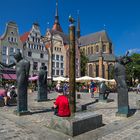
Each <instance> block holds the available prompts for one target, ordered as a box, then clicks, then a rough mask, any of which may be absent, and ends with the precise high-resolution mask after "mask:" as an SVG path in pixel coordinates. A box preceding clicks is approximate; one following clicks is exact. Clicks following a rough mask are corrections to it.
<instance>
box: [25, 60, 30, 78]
mask: <svg viewBox="0 0 140 140" xmlns="http://www.w3.org/2000/svg"><path fill="white" fill-rule="evenodd" d="M25 71H26V76H29V71H30V62H27V63H26V66H25Z"/></svg>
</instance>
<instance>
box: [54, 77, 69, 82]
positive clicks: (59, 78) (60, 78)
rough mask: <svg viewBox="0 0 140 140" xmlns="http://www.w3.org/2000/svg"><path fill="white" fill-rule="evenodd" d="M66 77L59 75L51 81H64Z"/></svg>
mask: <svg viewBox="0 0 140 140" xmlns="http://www.w3.org/2000/svg"><path fill="white" fill-rule="evenodd" d="M66 79H67V78H65V77H62V76H59V77H54V78H53V81H66Z"/></svg>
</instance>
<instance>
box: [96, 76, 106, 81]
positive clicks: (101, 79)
mask: <svg viewBox="0 0 140 140" xmlns="http://www.w3.org/2000/svg"><path fill="white" fill-rule="evenodd" d="M93 80H94V81H108V80H107V79H104V78H101V77H94V78H93Z"/></svg>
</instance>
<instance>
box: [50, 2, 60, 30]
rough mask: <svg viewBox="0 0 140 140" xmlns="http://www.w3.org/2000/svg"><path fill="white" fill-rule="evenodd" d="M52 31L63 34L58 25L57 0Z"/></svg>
mask: <svg viewBox="0 0 140 140" xmlns="http://www.w3.org/2000/svg"><path fill="white" fill-rule="evenodd" d="M52 30H57V31H60V32H63V31H62V28H61V26H60V24H59V16H58V0H56V11H55V21H54V25H53V28H52Z"/></svg>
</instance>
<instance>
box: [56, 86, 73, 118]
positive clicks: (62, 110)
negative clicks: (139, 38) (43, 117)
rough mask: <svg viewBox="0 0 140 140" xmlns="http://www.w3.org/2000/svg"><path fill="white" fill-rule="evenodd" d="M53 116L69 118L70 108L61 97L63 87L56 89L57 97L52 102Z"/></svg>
mask: <svg viewBox="0 0 140 140" xmlns="http://www.w3.org/2000/svg"><path fill="white" fill-rule="evenodd" d="M54 111H55V112H54V114H55V115H57V116H59V117H69V116H70V114H71V113H70V108H69V100H68V98H67V97H66V96H65V95H63V87H61V86H60V87H59V89H58V97H57V98H56V101H55V102H54Z"/></svg>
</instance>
